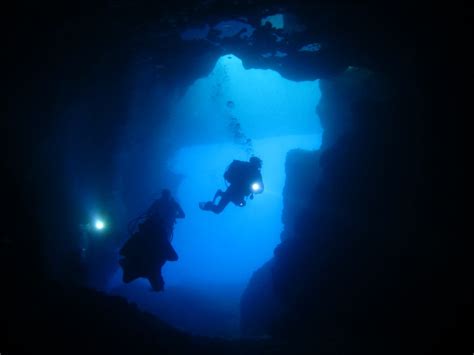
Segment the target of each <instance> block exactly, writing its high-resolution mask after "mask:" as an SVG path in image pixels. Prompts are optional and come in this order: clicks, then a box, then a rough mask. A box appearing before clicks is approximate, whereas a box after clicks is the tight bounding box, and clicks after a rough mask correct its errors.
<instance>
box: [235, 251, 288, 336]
mask: <svg viewBox="0 0 474 355" xmlns="http://www.w3.org/2000/svg"><path fill="white" fill-rule="evenodd" d="M273 263H274V261H273V260H270V261H269V262H267V263H266V264H264V265H263V266H262V267H261V268H260V269H258V270H257V271H255V272H254V273H253V275H252V277H251V278H250V281H249V283H248V285H247V288H246V289H245V291H244V293H243V294H242V297H241V299H240V330H241V335H242V336H244V337H248V336H251V337H256V336H269V335H270V333H271V329H272V326H273V323H274V321H275V319H277V318H278V316H279V313H280V307H281V305H280V304H279V302H278V299H277V297H276V295H275V293H274V287H273Z"/></svg>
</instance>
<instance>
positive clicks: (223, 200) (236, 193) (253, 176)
mask: <svg viewBox="0 0 474 355" xmlns="http://www.w3.org/2000/svg"><path fill="white" fill-rule="evenodd" d="M233 164H235V166H234V167H233V166H232V164H231V167H230V168H231V169H236V170H237V171H236V175H237V179H236V181H235V182H234V183H231V184H230V186H229V187H228V188H227V190H226V191H222V190H217V192H216V194H215V195H214V198H213V200H212V201H208V202H206V203H204V204H200V207H201V209H203V210H205V211H212V212H214V213H216V214H219V213H221V212H222V211H223V210H224V209H225V208H226V206H227V205H228V204H229V203H230V202H232V203H234V204H235V205H236V206H239V207H243V206H245V204H246V202H245V197H247V196H249V195H251V194H252V193H253V192H252V189H251V185H252V183H254V182H258V183H259V184H260V186H261V190H260V191H259V193H260V192H262V191H263V182H262V175H261V173H260V170H259V169H258V168H256V167H254V166H253V165H252V164H250V163H248V162H243V161H237V160H234V162H233ZM218 197H220V200H219V202H218V203H217V205H216V204H215V201H216V199H217V198H218Z"/></svg>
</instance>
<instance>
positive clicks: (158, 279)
mask: <svg viewBox="0 0 474 355" xmlns="http://www.w3.org/2000/svg"><path fill="white" fill-rule="evenodd" d="M163 264H164V263H163ZM163 264H161V265H160V266H159V268H158V270H156V272H154V273H153V274H152V275H150V276H148V282H150V286H151V288H152V290H153V291H156V292H159V291H164V289H165V288H164V286H165V281H164V280H163V276H162V275H161V268H162V266H163Z"/></svg>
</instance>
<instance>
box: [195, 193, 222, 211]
mask: <svg viewBox="0 0 474 355" xmlns="http://www.w3.org/2000/svg"><path fill="white" fill-rule="evenodd" d="M223 195H224V192H222V190H221V189H219V190H217V191H216V194H215V195H214V198H213V199H212V201H207V202H199V208H200V209H202V210H204V211H212V210H213V209H214V208H215V207H216V205H215V204H214V203H215V202H216V199H217V198H218V197H220V198H221V199H222V196H223ZM219 203H220V202H219Z"/></svg>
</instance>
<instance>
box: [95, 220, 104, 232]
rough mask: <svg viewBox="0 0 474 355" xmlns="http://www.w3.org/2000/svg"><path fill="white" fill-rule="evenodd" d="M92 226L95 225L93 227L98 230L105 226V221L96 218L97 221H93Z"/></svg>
mask: <svg viewBox="0 0 474 355" xmlns="http://www.w3.org/2000/svg"><path fill="white" fill-rule="evenodd" d="M94 227H95V229H97V230H99V231H100V230H102V229H104V228H105V223H104V222H103V221H101V220H100V219H98V220H97V221H95V223H94Z"/></svg>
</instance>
